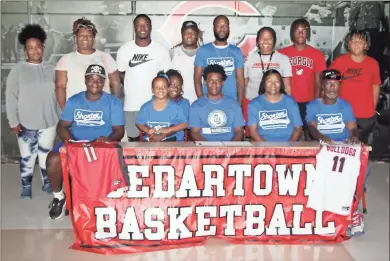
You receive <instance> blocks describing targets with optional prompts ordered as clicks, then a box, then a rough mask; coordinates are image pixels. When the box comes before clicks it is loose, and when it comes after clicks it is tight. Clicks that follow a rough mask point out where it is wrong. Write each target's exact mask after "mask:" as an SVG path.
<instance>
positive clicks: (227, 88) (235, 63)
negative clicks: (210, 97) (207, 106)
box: [194, 43, 244, 100]
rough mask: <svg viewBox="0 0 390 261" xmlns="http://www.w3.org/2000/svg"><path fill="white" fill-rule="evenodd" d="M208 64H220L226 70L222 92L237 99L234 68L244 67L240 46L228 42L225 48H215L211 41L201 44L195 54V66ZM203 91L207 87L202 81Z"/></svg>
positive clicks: (204, 91)
mask: <svg viewBox="0 0 390 261" xmlns="http://www.w3.org/2000/svg"><path fill="white" fill-rule="evenodd" d="M210 64H219V65H221V66H222V67H223V68H224V69H225V72H226V75H227V79H226V81H225V83H224V85H223V87H222V93H223V94H224V95H226V96H230V97H231V98H233V99H234V100H237V85H236V70H237V69H240V68H244V57H243V56H242V53H241V50H240V48H238V47H237V46H234V45H231V44H229V45H228V46H227V47H225V48H217V47H216V46H215V45H214V44H213V43H208V44H205V45H203V46H201V47H200V48H199V49H198V51H197V53H196V56H195V63H194V65H195V66H198V67H202V68H205V67H206V66H207V65H210ZM203 93H204V95H206V93H207V87H206V85H205V84H204V83H203Z"/></svg>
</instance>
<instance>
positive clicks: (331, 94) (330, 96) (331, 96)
mask: <svg viewBox="0 0 390 261" xmlns="http://www.w3.org/2000/svg"><path fill="white" fill-rule="evenodd" d="M325 95H326V97H328V99H336V98H337V94H336V93H325Z"/></svg>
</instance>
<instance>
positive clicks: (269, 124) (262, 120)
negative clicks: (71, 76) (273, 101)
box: [259, 109, 290, 130]
mask: <svg viewBox="0 0 390 261" xmlns="http://www.w3.org/2000/svg"><path fill="white" fill-rule="evenodd" d="M289 123H290V119H289V118H288V114H287V110H286V109H282V110H272V111H260V112H259V126H260V127H261V128H263V129H264V130H272V129H284V128H287V125H288V124H289Z"/></svg>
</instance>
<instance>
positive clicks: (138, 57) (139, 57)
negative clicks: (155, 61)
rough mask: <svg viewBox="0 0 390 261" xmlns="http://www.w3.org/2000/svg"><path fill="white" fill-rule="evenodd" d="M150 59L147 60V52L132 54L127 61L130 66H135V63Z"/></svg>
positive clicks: (138, 63)
mask: <svg viewBox="0 0 390 261" xmlns="http://www.w3.org/2000/svg"><path fill="white" fill-rule="evenodd" d="M151 60H152V59H149V60H148V54H134V56H133V58H131V60H130V61H129V66H130V67H135V66H137V65H140V64H143V63H146V62H149V61H151Z"/></svg>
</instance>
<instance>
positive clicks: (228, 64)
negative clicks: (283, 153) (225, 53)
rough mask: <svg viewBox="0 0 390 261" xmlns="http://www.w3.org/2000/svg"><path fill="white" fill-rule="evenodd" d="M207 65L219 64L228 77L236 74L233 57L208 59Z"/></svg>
mask: <svg viewBox="0 0 390 261" xmlns="http://www.w3.org/2000/svg"><path fill="white" fill-rule="evenodd" d="M207 64H208V65H211V64H218V65H221V66H222V67H223V68H224V69H225V73H226V75H232V73H233V72H234V69H235V67H234V58H233V57H215V58H207Z"/></svg>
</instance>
